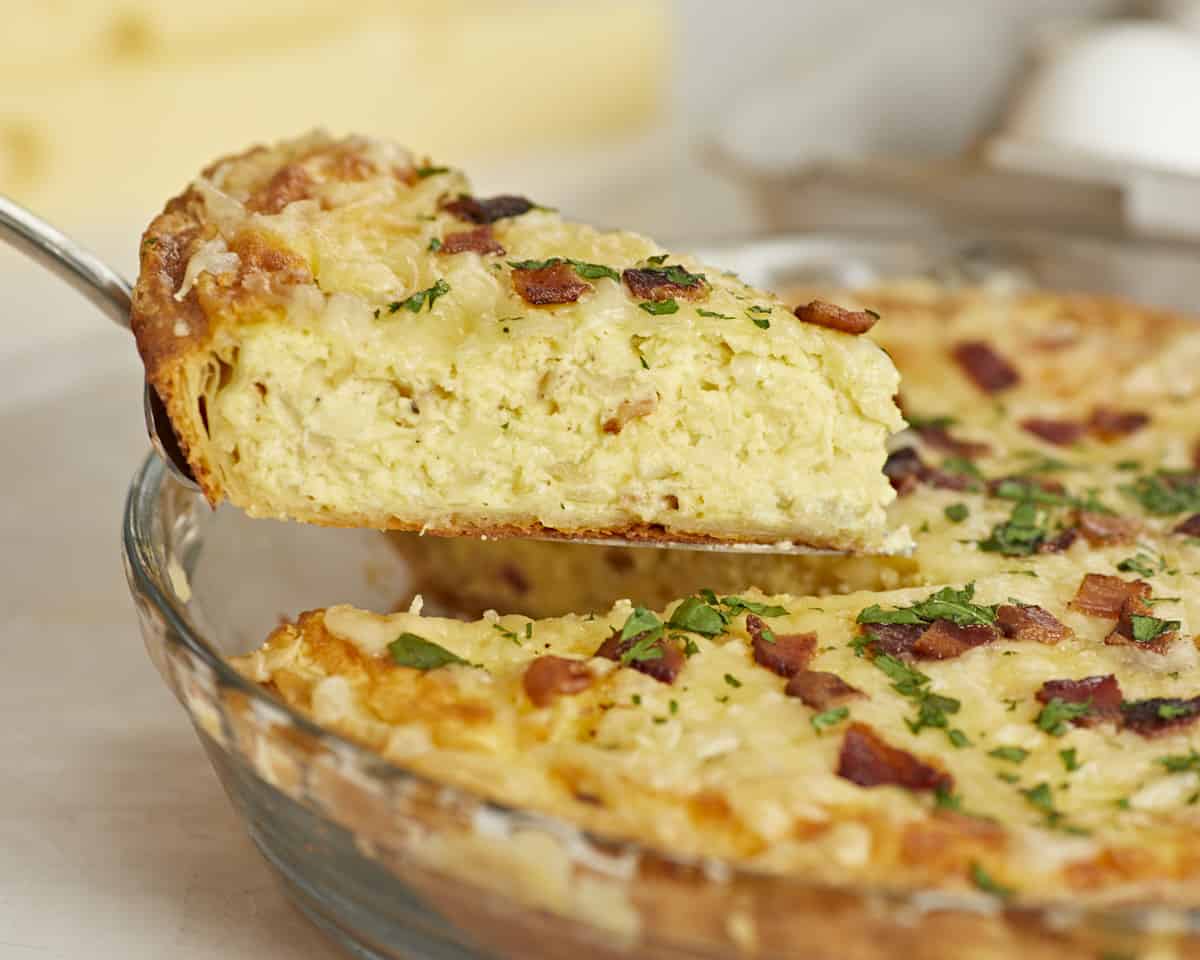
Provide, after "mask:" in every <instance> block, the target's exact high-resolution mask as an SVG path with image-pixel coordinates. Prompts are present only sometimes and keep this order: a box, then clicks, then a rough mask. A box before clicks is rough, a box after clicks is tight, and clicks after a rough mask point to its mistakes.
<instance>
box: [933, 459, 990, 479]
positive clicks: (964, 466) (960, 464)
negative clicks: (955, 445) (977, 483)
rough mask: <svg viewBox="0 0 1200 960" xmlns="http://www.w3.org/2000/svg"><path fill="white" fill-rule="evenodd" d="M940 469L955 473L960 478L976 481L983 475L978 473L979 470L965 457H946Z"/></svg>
mask: <svg viewBox="0 0 1200 960" xmlns="http://www.w3.org/2000/svg"><path fill="white" fill-rule="evenodd" d="M942 469H943V470H946V471H949V472H950V473H957V474H958V475H959V476H961V477H972V478H974V479H976V480H982V479H983V474H982V473H980V472H979V468H978V467H977V466H975V464H974V463H973V462H972V461H971V460H968V459H967V458H966V457H946V458H945V459H944V460H943V461H942Z"/></svg>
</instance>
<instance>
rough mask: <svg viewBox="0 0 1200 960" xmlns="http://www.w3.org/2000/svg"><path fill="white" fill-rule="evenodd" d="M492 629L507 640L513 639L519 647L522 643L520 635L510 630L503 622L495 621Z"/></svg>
mask: <svg viewBox="0 0 1200 960" xmlns="http://www.w3.org/2000/svg"><path fill="white" fill-rule="evenodd" d="M492 629H493V630H495V631H496V632H497V633H498V634H500V636H502V637H503V638H504V639H505V640H511V641H512V642H513V643H515V644H516V645H517V646H518V647H519V646H520V645H521V638H520V637H518V636H517V635H516V634H515V633H513V632H512V631H511V630H509V629H508V628H507V627H505V626H504V625H503V624H499V623H493V624H492Z"/></svg>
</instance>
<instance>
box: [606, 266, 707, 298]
mask: <svg viewBox="0 0 1200 960" xmlns="http://www.w3.org/2000/svg"><path fill="white" fill-rule="evenodd" d="M621 279H622V280H624V281H625V286H627V287H628V288H629V292H630V293H632V294H633V295H634V296H635V297H639V298H640V299H642V300H671V299H674V298H676V297H679V298H682V299H684V300H702V299H704V298H705V297H707V296H708V290H709V287H708V281H707V280H702V279H697V280H696V282H695V283H691V284H688V283H676V282H675V281H674V280H672V279H671V278H670V275H669V274H668V273H667V271H666V270H655V269H653V268H649V267H646V268H641V267H636V268H635V267H630V268H629V269H627V270H624V271H622V273H621Z"/></svg>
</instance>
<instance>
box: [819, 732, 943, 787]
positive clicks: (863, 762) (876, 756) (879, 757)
mask: <svg viewBox="0 0 1200 960" xmlns="http://www.w3.org/2000/svg"><path fill="white" fill-rule="evenodd" d="M837 775H838V776H839V777H842V778H843V779H845V780H849V781H850V782H851V783H856V784H858V785H859V786H860V787H879V786H897V787H904V788H905V789H906V790H941V791H944V792H946V793H949V792H950V791H952V790H953V789H954V778H953V777H951V776H950V774H948V773H946V772H945V771H944V770H940V769H939V768H937V767H935V766H933V765H931V764H929V763H926V762H924V761H923V760H920V759H918V758H917V757H914V756H913V755H912V754H911V753H909V752H908V751H906V750H900V749H897V748H896V747H893V746H890V745H889V744H888V743H886V742H885V741H884V740H883V738H882V737H880V736H879V734H878V733H876V732H875V731H874V730H873V729H871V727H869V726H867V725H866V724H865V723H852V724H850V726H849V727H847V728H846V736H845V737H844V739H843V740H842V750H841V753H840V754H839V756H838V767H837Z"/></svg>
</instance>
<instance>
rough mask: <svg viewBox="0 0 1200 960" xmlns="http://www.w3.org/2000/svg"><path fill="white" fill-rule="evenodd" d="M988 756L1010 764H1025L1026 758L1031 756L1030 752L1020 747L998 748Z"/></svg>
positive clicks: (989, 752)
mask: <svg viewBox="0 0 1200 960" xmlns="http://www.w3.org/2000/svg"><path fill="white" fill-rule="evenodd" d="M988 756H989V757H995V758H996V759H997V760H1006V761H1008V762H1009V763H1024V762H1025V758H1026V757H1027V756H1029V751H1028V750H1023V749H1021V748H1020V747H997V748H996V749H995V750H990V751H988Z"/></svg>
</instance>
